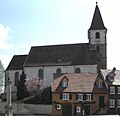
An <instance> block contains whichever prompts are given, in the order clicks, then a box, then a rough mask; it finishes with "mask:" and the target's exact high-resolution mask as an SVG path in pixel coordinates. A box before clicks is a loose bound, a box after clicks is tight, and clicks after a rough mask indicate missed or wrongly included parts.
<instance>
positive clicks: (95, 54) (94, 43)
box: [6, 4, 107, 99]
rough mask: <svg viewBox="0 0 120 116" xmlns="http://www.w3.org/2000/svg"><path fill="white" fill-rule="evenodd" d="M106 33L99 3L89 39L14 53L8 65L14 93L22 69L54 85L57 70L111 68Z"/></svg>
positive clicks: (90, 70)
mask: <svg viewBox="0 0 120 116" xmlns="http://www.w3.org/2000/svg"><path fill="white" fill-rule="evenodd" d="M106 35H107V28H106V27H105V25H104V22H103V19H102V16H101V13H100V10H99V7H98V5H97V4H96V7H95V11H94V15H93V19H92V22H91V26H90V27H89V29H88V43H76V44H61V45H47V46H32V47H31V49H30V51H29V53H28V54H27V55H14V56H13V58H12V59H11V61H10V63H9V65H8V67H7V69H6V72H9V77H10V80H11V81H12V86H11V90H12V94H14V95H15V96H16V91H17V88H16V87H17V82H18V80H19V78H20V75H21V73H22V70H24V72H25V74H26V75H27V78H38V79H42V80H44V81H45V86H50V85H51V83H53V74H54V73H57V74H61V73H64V74H67V73H81V74H82V73H97V72H98V70H99V69H107V39H106ZM15 96H14V98H12V99H16V97H15Z"/></svg>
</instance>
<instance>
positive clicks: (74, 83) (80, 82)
mask: <svg viewBox="0 0 120 116" xmlns="http://www.w3.org/2000/svg"><path fill="white" fill-rule="evenodd" d="M97 76H98V74H97V73H96V74H95V73H94V74H90V73H86V74H75V73H74V74H64V75H62V76H59V77H58V78H54V81H53V84H52V92H60V91H61V92H82V93H85V92H87V93H88V92H93V88H94V83H95V81H96V78H97ZM64 77H67V78H68V87H67V88H64V89H62V88H61V87H60V86H59V85H60V82H61V80H62V79H63V78H64Z"/></svg>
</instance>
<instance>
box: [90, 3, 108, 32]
mask: <svg viewBox="0 0 120 116" xmlns="http://www.w3.org/2000/svg"><path fill="white" fill-rule="evenodd" d="M100 29H106V27H105V26H104V23H103V20H102V16H101V13H100V10H99V7H98V5H97V3H96V8H95V12H94V15H93V19H92V23H91V26H90V28H89V30H100Z"/></svg>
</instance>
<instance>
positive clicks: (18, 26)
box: [0, 0, 120, 70]
mask: <svg viewBox="0 0 120 116" xmlns="http://www.w3.org/2000/svg"><path fill="white" fill-rule="evenodd" d="M97 2H98V6H99V9H100V12H101V15H102V18H103V21H104V24H105V26H106V28H107V29H108V33H107V60H108V62H107V64H108V66H107V67H108V69H112V68H113V67H116V68H117V69H118V70H120V53H119V50H120V45H119V43H120V37H119V33H120V30H119V27H120V13H119V12H120V7H119V5H120V0H97ZM95 6H96V0H0V60H1V61H2V63H3V65H4V67H5V68H6V67H7V66H8V64H9V62H10V61H11V59H12V57H13V55H21V54H28V53H29V50H30V48H31V46H40V45H54V44H70V43H87V42H88V37H87V31H88V29H89V27H90V25H91V21H92V17H93V13H94V10H95Z"/></svg>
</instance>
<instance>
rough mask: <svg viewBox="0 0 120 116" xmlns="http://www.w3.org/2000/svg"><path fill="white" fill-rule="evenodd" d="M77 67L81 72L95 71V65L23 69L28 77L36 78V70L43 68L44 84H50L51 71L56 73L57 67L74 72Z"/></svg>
mask: <svg viewBox="0 0 120 116" xmlns="http://www.w3.org/2000/svg"><path fill="white" fill-rule="evenodd" d="M77 67H79V68H80V69H81V73H97V66H96V65H77V66H45V67H24V70H25V74H27V77H28V78H34V77H37V78H38V70H39V69H43V72H44V79H45V86H50V85H51V83H52V82H53V73H56V70H57V69H58V68H60V69H61V73H75V68H77Z"/></svg>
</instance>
